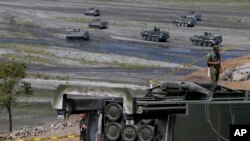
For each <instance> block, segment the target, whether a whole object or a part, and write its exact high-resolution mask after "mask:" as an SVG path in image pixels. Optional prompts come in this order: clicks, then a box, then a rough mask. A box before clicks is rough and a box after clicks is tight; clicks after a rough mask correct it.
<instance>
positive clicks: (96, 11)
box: [84, 7, 101, 16]
mask: <svg viewBox="0 0 250 141" xmlns="http://www.w3.org/2000/svg"><path fill="white" fill-rule="evenodd" d="M84 14H85V15H87V16H100V15H101V11H100V10H99V9H96V8H93V7H91V8H89V9H88V10H86V11H85V13H84Z"/></svg>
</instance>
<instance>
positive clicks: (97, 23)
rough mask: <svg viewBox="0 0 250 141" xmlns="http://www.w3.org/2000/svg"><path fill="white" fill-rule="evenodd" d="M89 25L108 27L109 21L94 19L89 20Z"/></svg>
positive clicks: (92, 26) (101, 27) (100, 27)
mask: <svg viewBox="0 0 250 141" xmlns="http://www.w3.org/2000/svg"><path fill="white" fill-rule="evenodd" d="M89 27H91V28H99V29H106V28H108V22H106V21H102V20H100V19H94V20H92V21H90V22H89Z"/></svg>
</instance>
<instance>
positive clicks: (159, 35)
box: [141, 27, 169, 42]
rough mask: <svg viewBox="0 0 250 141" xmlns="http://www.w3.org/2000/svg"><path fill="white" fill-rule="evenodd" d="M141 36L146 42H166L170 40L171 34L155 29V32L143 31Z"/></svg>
mask: <svg viewBox="0 0 250 141" xmlns="http://www.w3.org/2000/svg"><path fill="white" fill-rule="evenodd" d="M141 36H142V39H143V40H145V41H154V42H159V41H163V42H165V41H166V40H167V39H168V38H169V32H166V31H160V28H157V27H154V30H145V31H142V32H141Z"/></svg>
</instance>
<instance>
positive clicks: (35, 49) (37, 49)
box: [0, 43, 54, 56]
mask: <svg viewBox="0 0 250 141" xmlns="http://www.w3.org/2000/svg"><path fill="white" fill-rule="evenodd" d="M0 48H5V49H13V50H15V51H17V52H26V53H34V54H39V55H46V56H54V54H53V53H50V52H48V51H45V50H44V49H43V46H34V45H21V44H15V43H2V44H0Z"/></svg>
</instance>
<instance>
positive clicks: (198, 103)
mask: <svg viewBox="0 0 250 141" xmlns="http://www.w3.org/2000/svg"><path fill="white" fill-rule="evenodd" d="M229 105H230V109H229ZM249 106H250V92H249V91H243V90H232V89H229V88H226V87H223V86H219V85H217V84H216V83H215V84H211V83H195V82H183V81H166V82H162V83H161V84H159V85H157V86H155V87H153V88H150V89H148V90H132V89H128V88H110V87H109V88H108V87H94V86H69V85H60V86H59V87H58V88H57V90H56V94H55V98H54V102H53V104H52V107H54V108H55V109H57V113H58V116H59V117H62V118H67V117H68V116H70V115H71V114H79V113H83V112H85V113H88V128H87V140H88V141H181V140H185V141H194V140H195V139H197V138H199V139H200V138H201V139H202V140H205V141H211V140H218V139H219V138H221V137H224V138H228V137H229V134H228V132H224V131H229V125H230V124H232V123H231V120H232V118H235V121H234V122H235V124H249V120H247V119H249V118H247V117H249V115H250V111H249ZM209 108H210V109H211V110H209ZM211 112H212V113H213V114H212V115H211ZM230 112H231V115H232V113H233V114H234V115H233V117H230ZM246 116H247V117H246ZM212 129H213V130H212ZM187 131H188V134H187ZM218 134H220V136H219V135H218Z"/></svg>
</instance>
